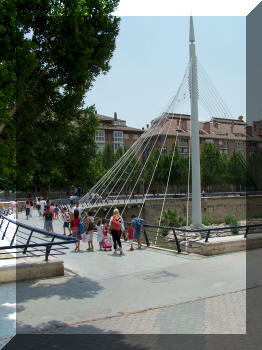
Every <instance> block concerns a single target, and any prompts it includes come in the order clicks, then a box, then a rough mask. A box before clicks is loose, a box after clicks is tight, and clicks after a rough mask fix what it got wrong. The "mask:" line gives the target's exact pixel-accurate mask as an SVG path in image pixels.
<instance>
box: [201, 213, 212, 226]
mask: <svg viewBox="0 0 262 350" xmlns="http://www.w3.org/2000/svg"><path fill="white" fill-rule="evenodd" d="M202 222H203V225H205V226H209V225H212V224H213V223H214V221H213V219H212V218H211V217H210V216H207V215H205V216H204V217H203V220H202Z"/></svg>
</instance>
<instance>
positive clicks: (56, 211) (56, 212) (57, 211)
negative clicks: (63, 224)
mask: <svg viewBox="0 0 262 350" xmlns="http://www.w3.org/2000/svg"><path fill="white" fill-rule="evenodd" d="M58 213H59V209H58V206H57V204H56V205H55V208H54V214H55V218H56V219H58Z"/></svg>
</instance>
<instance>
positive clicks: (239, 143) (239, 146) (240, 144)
mask: <svg viewBox="0 0 262 350" xmlns="http://www.w3.org/2000/svg"><path fill="white" fill-rule="evenodd" d="M235 148H236V149H237V150H243V149H244V142H243V141H236V142H235Z"/></svg>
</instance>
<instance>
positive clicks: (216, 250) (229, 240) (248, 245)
mask: <svg viewBox="0 0 262 350" xmlns="http://www.w3.org/2000/svg"><path fill="white" fill-rule="evenodd" d="M261 247H262V234H250V235H249V236H248V238H247V239H245V238H244V237H243V236H242V235H241V236H229V237H216V238H210V239H209V241H208V242H205V240H204V239H203V240H200V241H197V242H195V241H189V246H188V249H187V251H188V252H194V253H198V254H201V255H217V254H224V253H229V252H236V251H240V250H249V249H257V248H261Z"/></svg>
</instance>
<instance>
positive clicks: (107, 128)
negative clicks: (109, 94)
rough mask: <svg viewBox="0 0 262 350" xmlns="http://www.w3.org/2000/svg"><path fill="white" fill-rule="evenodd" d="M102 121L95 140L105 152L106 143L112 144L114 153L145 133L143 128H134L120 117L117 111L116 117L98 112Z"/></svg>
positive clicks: (128, 145)
mask: <svg viewBox="0 0 262 350" xmlns="http://www.w3.org/2000/svg"><path fill="white" fill-rule="evenodd" d="M97 117H98V119H99V121H100V126H99V130H98V131H97V133H96V136H95V141H96V143H97V145H98V149H99V151H100V152H103V150H104V147H105V144H106V143H109V144H110V145H112V149H113V151H114V153H115V152H116V151H117V149H118V148H119V147H125V146H126V147H131V146H132V145H133V143H134V142H136V140H137V139H138V138H139V137H140V135H141V134H142V133H143V130H141V129H136V128H132V127H130V126H127V125H126V121H125V120H123V119H118V117H117V113H116V112H115V113H114V117H108V116H105V115H101V114H97Z"/></svg>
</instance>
